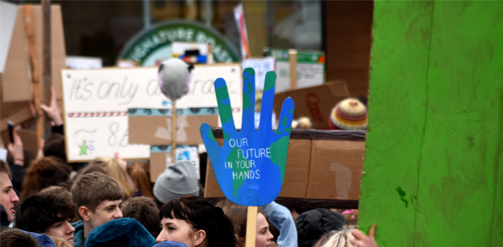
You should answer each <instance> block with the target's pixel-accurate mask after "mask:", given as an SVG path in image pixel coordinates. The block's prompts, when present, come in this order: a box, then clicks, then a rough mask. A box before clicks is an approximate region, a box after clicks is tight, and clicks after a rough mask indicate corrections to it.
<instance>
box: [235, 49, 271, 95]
mask: <svg viewBox="0 0 503 247" xmlns="http://www.w3.org/2000/svg"><path fill="white" fill-rule="evenodd" d="M275 63H276V60H275V59H274V58H272V57H266V58H250V59H245V60H243V62H241V67H242V68H243V69H244V68H252V69H254V70H255V90H257V91H262V90H264V82H265V74H266V73H267V72H269V71H274V64H275Z"/></svg>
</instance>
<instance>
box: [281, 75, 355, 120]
mask: <svg viewBox="0 0 503 247" xmlns="http://www.w3.org/2000/svg"><path fill="white" fill-rule="evenodd" d="M287 97H291V98H292V99H293V100H294V101H295V102H296V107H295V108H296V109H295V114H294V118H295V119H297V118H300V117H309V118H310V119H311V123H312V128H313V129H328V120H329V116H330V112H331V111H332V108H333V107H334V106H335V105H336V104H337V103H338V102H339V101H341V100H343V99H345V98H347V97H349V92H348V88H347V85H346V83H345V82H334V83H327V84H323V85H320V86H316V87H308V88H302V89H296V90H290V91H286V92H283V93H278V94H276V99H275V100H274V103H275V104H274V111H275V112H279V110H280V109H281V108H280V107H279V106H278V104H280V103H281V102H282V100H284V99H286V98H287Z"/></svg>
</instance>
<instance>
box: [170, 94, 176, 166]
mask: <svg viewBox="0 0 503 247" xmlns="http://www.w3.org/2000/svg"><path fill="white" fill-rule="evenodd" d="M171 103H172V105H171V164H175V161H176V160H175V158H176V101H175V100H173V101H172V102H171Z"/></svg>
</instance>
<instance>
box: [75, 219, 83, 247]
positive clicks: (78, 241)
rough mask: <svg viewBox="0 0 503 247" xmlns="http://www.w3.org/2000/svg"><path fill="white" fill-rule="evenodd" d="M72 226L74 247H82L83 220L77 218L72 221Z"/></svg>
mask: <svg viewBox="0 0 503 247" xmlns="http://www.w3.org/2000/svg"><path fill="white" fill-rule="evenodd" d="M72 226H73V228H75V232H74V233H73V242H74V244H75V245H74V246H75V247H84V246H85V244H86V243H85V242H84V222H82V220H79V221H77V222H75V223H72Z"/></svg>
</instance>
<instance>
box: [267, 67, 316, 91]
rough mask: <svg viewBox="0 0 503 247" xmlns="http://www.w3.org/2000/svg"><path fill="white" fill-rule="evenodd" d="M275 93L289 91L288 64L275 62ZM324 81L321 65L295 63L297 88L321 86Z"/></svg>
mask: <svg viewBox="0 0 503 247" xmlns="http://www.w3.org/2000/svg"><path fill="white" fill-rule="evenodd" d="M276 73H277V75H278V79H277V80H276V93H279V92H284V91H288V90H290V63H289V62H282V61H278V62H276ZM324 81H325V74H324V67H323V64H315V63H301V62H298V63H297V88H306V87H314V86H319V85H322V84H323V82H324Z"/></svg>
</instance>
